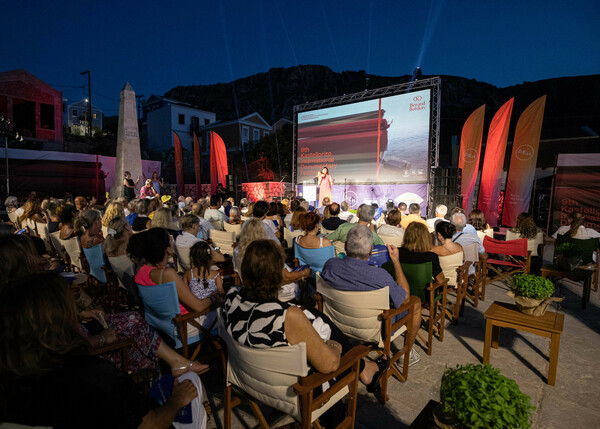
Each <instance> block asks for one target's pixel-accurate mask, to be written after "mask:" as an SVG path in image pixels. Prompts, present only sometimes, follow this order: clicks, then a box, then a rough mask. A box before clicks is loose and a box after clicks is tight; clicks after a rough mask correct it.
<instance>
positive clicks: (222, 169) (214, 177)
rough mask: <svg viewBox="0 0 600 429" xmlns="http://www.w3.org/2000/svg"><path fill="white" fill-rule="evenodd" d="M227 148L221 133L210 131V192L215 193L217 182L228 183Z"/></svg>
mask: <svg viewBox="0 0 600 429" xmlns="http://www.w3.org/2000/svg"><path fill="white" fill-rule="evenodd" d="M227 174H229V173H228V169H227V148H226V147H225V142H224V141H223V139H222V138H221V136H220V135H218V134H217V133H215V132H214V131H211V132H210V192H211V194H214V193H215V191H216V190H217V184H218V183H221V184H222V185H223V186H225V185H226V183H225V182H226V180H227Z"/></svg>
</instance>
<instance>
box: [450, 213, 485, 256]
mask: <svg viewBox="0 0 600 429" xmlns="http://www.w3.org/2000/svg"><path fill="white" fill-rule="evenodd" d="M450 221H451V222H452V225H454V226H455V227H456V232H455V233H454V235H453V236H452V241H453V242H454V243H458V244H460V245H461V246H464V245H466V244H471V243H477V248H478V250H479V254H480V255H482V254H484V253H485V248H484V247H483V243H482V242H481V240H480V239H479V236H478V235H477V234H470V233H468V232H466V231H465V227H466V226H467V217H466V216H465V214H464V213H460V212H457V213H454V214H453V215H452V217H451V218H450Z"/></svg>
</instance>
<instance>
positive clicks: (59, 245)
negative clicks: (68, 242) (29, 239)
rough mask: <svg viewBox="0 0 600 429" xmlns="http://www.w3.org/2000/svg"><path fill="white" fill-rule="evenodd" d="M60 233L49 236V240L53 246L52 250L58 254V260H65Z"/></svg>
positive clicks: (56, 232)
mask: <svg viewBox="0 0 600 429" xmlns="http://www.w3.org/2000/svg"><path fill="white" fill-rule="evenodd" d="M59 235H60V231H55V232H53V233H51V234H50V240H51V241H52V246H54V250H56V253H58V257H59V258H60V259H63V260H64V259H65V253H64V252H63V245H62V243H61V240H60V237H59Z"/></svg>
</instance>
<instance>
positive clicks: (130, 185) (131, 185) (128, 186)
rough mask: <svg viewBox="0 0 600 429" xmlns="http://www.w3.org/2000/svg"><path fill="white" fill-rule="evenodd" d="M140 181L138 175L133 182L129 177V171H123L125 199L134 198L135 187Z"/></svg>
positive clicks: (131, 199) (130, 199)
mask: <svg viewBox="0 0 600 429" xmlns="http://www.w3.org/2000/svg"><path fill="white" fill-rule="evenodd" d="M139 181H140V176H138V177H137V180H136V181H135V182H134V181H133V179H132V178H131V173H130V172H129V171H126V172H125V178H124V179H123V195H124V196H125V198H127V201H133V199H135V187H136V186H137V184H138V182H139Z"/></svg>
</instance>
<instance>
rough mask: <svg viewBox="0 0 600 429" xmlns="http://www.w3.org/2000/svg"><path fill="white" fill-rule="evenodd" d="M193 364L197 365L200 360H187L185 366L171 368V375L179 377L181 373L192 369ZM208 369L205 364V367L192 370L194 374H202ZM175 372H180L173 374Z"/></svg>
mask: <svg viewBox="0 0 600 429" xmlns="http://www.w3.org/2000/svg"><path fill="white" fill-rule="evenodd" d="M194 364H197V365H202V364H201V363H200V362H196V361H189V362H188V364H187V365H185V366H179V367H177V368H171V374H172V375H173V377H179V376H181V375H183V374H185V373H186V372H189V371H192V366H193V365H194ZM209 369H210V367H209V366H208V365H207V366H206V368H203V369H201V370H199V371H194V372H195V373H196V374H198V375H200V374H204V373H205V372H206V371H208V370H209ZM175 372H181V373H180V374H175Z"/></svg>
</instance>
